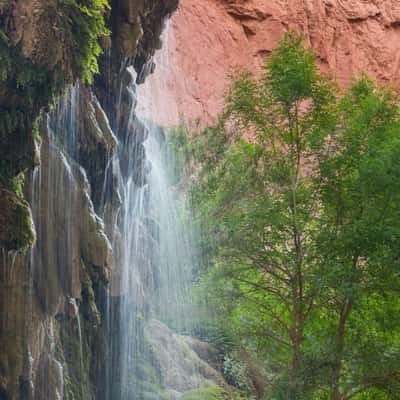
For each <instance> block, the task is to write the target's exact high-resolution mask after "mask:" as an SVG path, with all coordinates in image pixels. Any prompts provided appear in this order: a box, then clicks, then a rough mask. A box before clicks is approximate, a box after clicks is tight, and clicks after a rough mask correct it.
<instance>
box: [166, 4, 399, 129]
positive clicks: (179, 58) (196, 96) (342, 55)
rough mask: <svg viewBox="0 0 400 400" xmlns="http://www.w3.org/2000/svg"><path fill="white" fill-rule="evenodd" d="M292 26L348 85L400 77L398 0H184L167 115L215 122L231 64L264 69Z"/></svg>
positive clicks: (172, 51) (175, 32)
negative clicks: (360, 77) (360, 79)
mask: <svg viewBox="0 0 400 400" xmlns="http://www.w3.org/2000/svg"><path fill="white" fill-rule="evenodd" d="M288 29H293V30H297V31H300V32H302V33H303V35H304V37H305V40H306V43H307V44H308V45H309V46H312V47H313V48H315V50H316V53H317V56H318V64H319V66H320V68H321V70H322V71H324V72H327V73H328V72H329V73H331V74H332V75H333V76H334V77H335V78H336V79H337V81H338V82H339V83H340V84H341V85H344V86H345V85H348V84H349V83H350V82H351V80H352V78H353V77H354V76H356V75H357V74H358V73H359V72H360V71H365V72H366V73H367V74H369V75H371V76H372V77H375V78H377V79H379V80H381V81H383V82H387V83H388V82H391V83H392V84H394V85H397V84H398V83H399V80H400V3H399V2H398V1H397V0H201V1H197V0H182V1H181V4H180V7H179V9H178V12H177V13H176V14H175V16H174V18H173V20H172V23H171V27H170V31H169V35H168V36H169V45H168V50H169V54H168V58H169V61H170V65H171V69H170V70H169V71H168V72H169V75H168V76H169V79H168V81H167V82H166V83H165V89H166V90H165V91H166V94H165V96H167V97H168V98H173V97H175V98H176V100H177V106H175V105H171V106H170V109H169V110H168V112H166V113H165V115H164V116H162V118H163V122H164V123H170V124H174V123H176V122H177V121H178V120H179V113H183V114H184V116H185V118H186V119H188V120H194V119H195V118H197V117H201V118H203V119H204V120H206V121H210V120H212V119H213V118H214V117H215V116H216V115H217V114H218V112H220V111H221V108H222V104H223V101H222V99H223V94H224V91H225V90H226V87H227V79H226V75H227V74H228V72H229V69H230V67H232V66H235V65H238V66H242V67H246V68H249V69H253V70H257V69H259V68H260V67H261V66H262V63H263V58H264V57H265V56H268V54H269V53H270V52H271V50H272V49H273V48H274V47H275V46H276V44H277V41H278V40H279V38H280V37H281V35H282V33H283V32H285V31H286V30H288Z"/></svg>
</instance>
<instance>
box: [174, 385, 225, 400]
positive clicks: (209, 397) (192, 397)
mask: <svg viewBox="0 0 400 400" xmlns="http://www.w3.org/2000/svg"><path fill="white" fill-rule="evenodd" d="M228 399H231V397H230V395H229V393H228V392H226V391H225V390H224V389H222V388H220V387H218V386H212V387H208V388H201V389H195V390H191V391H189V392H186V393H184V394H183V395H182V397H181V400H228Z"/></svg>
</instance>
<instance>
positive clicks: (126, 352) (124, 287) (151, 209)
mask: <svg viewBox="0 0 400 400" xmlns="http://www.w3.org/2000/svg"><path fill="white" fill-rule="evenodd" d="M129 93H130V95H131V96H135V94H136V88H135V87H134V86H132V87H131V88H130V90H129ZM147 95H148V96H151V95H152V94H151V93H148V94H147ZM139 102H140V98H139ZM131 104H132V107H133V108H134V106H135V104H136V101H134V99H132V101H131ZM129 115H130V116H129V119H128V123H127V124H126V127H127V130H126V131H125V132H124V135H122V137H121V135H119V143H118V151H117V154H116V156H115V159H114V161H113V169H114V173H115V174H116V176H117V181H118V192H119V194H120V196H121V210H120V214H119V216H118V219H117V221H116V226H115V230H116V231H117V232H118V233H117V234H115V235H114V237H115V238H116V239H115V241H114V245H113V247H114V257H115V263H116V265H115V266H114V272H113V277H112V284H111V285H112V289H111V296H112V304H113V306H112V310H111V314H112V315H111V321H112V323H111V326H112V328H111V329H112V332H111V333H110V336H111V337H112V338H113V339H112V345H111V349H112V352H113V354H114V356H113V368H112V372H111V375H112V376H111V379H110V381H111V382H112V387H113V389H112V391H111V393H112V396H111V397H110V399H111V398H112V399H120V400H132V399H138V400H139V399H142V398H143V396H145V395H146V393H152V392H154V391H156V390H155V389H156V388H157V386H160V384H161V382H160V379H159V377H158V378H157V376H159V375H160V372H159V371H158V370H157V368H159V366H157V365H155V363H154V360H153V359H154V354H152V350H151V345H150V343H149V342H148V340H147V339H146V325H147V321H149V320H150V319H152V318H155V319H158V320H162V321H164V322H166V323H169V324H171V326H174V327H175V328H177V329H180V330H181V331H183V330H185V311H186V309H187V307H186V304H187V302H188V299H189V296H188V286H189V284H190V279H191V278H190V275H191V274H190V269H191V265H192V263H191V252H190V243H189V242H190V240H189V236H188V235H187V234H186V231H185V229H184V226H183V223H182V221H181V218H180V217H182V215H181V216H180V215H179V214H180V212H179V207H180V204H179V196H178V195H177V193H176V192H175V191H174V188H173V186H172V183H171V180H170V177H169V176H168V171H172V170H173V168H170V166H169V165H168V161H169V162H171V159H169V160H168V158H167V157H166V152H165V151H164V147H165V132H164V130H163V129H162V128H161V127H159V126H157V125H156V124H154V123H152V122H150V121H144V120H142V119H141V118H140V117H139V116H138V115H137V114H136V113H135V110H134V109H131V110H130V113H129ZM144 370H146V372H145V371H144ZM149 371H151V372H149ZM146 373H147V374H148V375H152V376H145V375H146ZM155 394H157V393H153V395H155Z"/></svg>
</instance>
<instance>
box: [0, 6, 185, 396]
mask: <svg viewBox="0 0 400 400" xmlns="http://www.w3.org/2000/svg"><path fill="white" fill-rule="evenodd" d="M110 3H111V4H110V5H111V10H110V11H107V15H106V21H107V23H108V25H109V27H110V28H111V30H112V34H111V36H110V37H109V38H103V39H102V40H101V42H102V46H103V50H104V55H103V56H102V57H101V59H100V60H99V61H100V62H99V66H100V74H99V75H97V76H96V79H95V82H94V84H93V85H91V86H90V85H88V84H83V83H77V82H76V80H77V78H79V77H80V76H81V75H80V71H79V63H78V62H77V58H76V53H75V52H76V51H77V48H78V47H77V43H76V42H74V41H73V40H72V39H73V38H71V37H69V36H68V34H69V33H71V32H75V30H74V29H75V28H76V26H75V25H74V24H75V22H74V20H73V19H69V18H68V10H67V9H63V7H64V5H65V4H67V2H49V1H45V0H14V1H3V2H0V22H1V23H2V27H3V33H5V35H6V36H7V37H8V39H7V40H8V42H7V43H4V42H3V40H4V35H3V36H1V37H0V41H1V43H0V52H1V55H2V56H3V55H4V56H6V57H7V60H9V62H10V63H11V64H10V65H11V66H13V65H20V66H21V69H18V68H17V69H12V68H11V69H10V70H7V71H6V72H4V71H1V73H2V76H1V79H0V399H1V400H50V399H51V400H59V399H67V400H78V399H106V398H107V399H108V398H109V393H107V388H106V386H107V371H106V359H107V357H108V351H109V349H108V343H107V338H106V337H105V335H106V330H105V318H106V313H107V307H108V306H107V296H108V294H107V291H108V288H109V281H110V276H111V273H112V268H113V266H114V265H115V264H116V257H118V251H116V252H115V253H113V252H112V249H111V244H110V242H111V241H112V240H113V241H114V240H118V237H117V238H116V237H115V235H114V232H113V229H112V227H113V226H114V225H115V219H116V218H117V216H118V209H119V206H120V199H119V197H118V193H117V192H116V190H115V188H116V186H115V182H113V171H112V168H111V167H109V165H110V161H111V159H112V157H113V154H114V152H115V149H116V143H117V139H116V137H115V136H114V133H113V132H116V134H118V135H119V134H121V135H122V134H126V135H133V137H136V136H138V138H137V143H138V146H140V141H141V140H143V139H144V138H143V137H140V135H139V132H140V129H138V125H137V123H136V124H135V123H133V120H132V116H131V114H130V113H129V112H128V111H129V110H131V109H132V102H133V101H135V97H134V96H131V95H130V93H129V90H132V89H131V86H132V79H133V74H132V70H129V71H128V68H129V67H131V68H135V69H136V71H137V76H138V77H140V80H143V79H144V78H145V76H146V75H147V74H148V73H150V72H151V71H152V70H153V68H154V67H153V66H152V61H151V59H152V55H153V54H154V52H155V50H156V49H157V48H159V47H160V46H161V42H160V40H159V35H160V33H161V31H162V28H163V26H164V23H165V22H164V21H165V19H166V18H168V17H169V16H170V14H171V13H172V12H173V11H174V9H175V8H176V6H177V0H168V1H164V0H163V1H161V0H154V1H144V0H143V1H139V0H137V1H136V0H114V1H111V2H110ZM68 4H69V3H68ZM71 4H72V3H71ZM66 26H67V27H68V29H66ZM69 28H72V29H71V30H69ZM75 33H76V32H75ZM75 33H74V34H75ZM78 45H79V44H78ZM78 49H79V48H78ZM2 60H3V59H2ZM11 70H12V71H11ZM10 71H11V72H10ZM26 72H28V73H29V75H28V76H26V75H21V73H23V74H25V73H26ZM37 77H39V79H36V78H37ZM31 79H33V81H32V80H31ZM73 82H75V83H74V85H73V86H71V84H72V83H73ZM67 85H68V87H69V89H68V90H67V91H65V90H64V95H62V96H61V98H59V100H58V102H57V105H56V106H55V107H54V109H53V110H52V111H51V112H50V113H49V112H48V110H46V109H45V108H44V107H45V106H46V105H47V103H48V101H49V99H51V97H52V95H54V94H57V93H60V92H61V91H62V89H63V88H65V87H66V86H67ZM46 112H47V113H46ZM40 113H41V114H42V118H41V120H40V123H37V124H35V121H36V119H37V117H38V116H39V114H40ZM117 125H118V127H117ZM135 135H136V136H135ZM135 140H136V139H135ZM142 161H143V160H141V159H140V158H139V159H138V161H137V163H136V164H135V165H134V166H133V167H135V168H138V169H140V167H141V163H142ZM39 164H40V166H39ZM107 174H109V175H110V176H109V179H106V177H107ZM24 181H25V185H23V182H24ZM106 182H107V184H106ZM22 188H23V192H24V193H23V194H22ZM105 193H107V197H106V199H104V198H103V197H102V196H104V194H105ZM23 195H24V197H25V199H26V200H24V199H23ZM100 214H101V215H104V217H105V218H104V220H105V221H102V220H101V219H100V217H99V215H100ZM33 223H34V228H35V229H33ZM35 234H36V244H35V245H34V247H32V249H31V250H26V249H27V248H29V246H31V245H32V243H33V242H34V239H35ZM116 247H118V246H116ZM23 250H25V251H23ZM107 396H108V397H107Z"/></svg>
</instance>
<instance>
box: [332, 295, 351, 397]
mask: <svg viewBox="0 0 400 400" xmlns="http://www.w3.org/2000/svg"><path fill="white" fill-rule="evenodd" d="M351 309H352V304H351V301H350V300H349V299H346V300H345V301H344V304H343V306H342V309H341V311H340V318H339V327H338V336H337V348H336V362H335V367H334V370H333V379H332V399H333V400H343V396H342V393H341V392H340V387H339V384H340V375H341V372H342V359H343V352H344V339H345V334H346V322H347V319H348V317H349V315H350V312H351Z"/></svg>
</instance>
